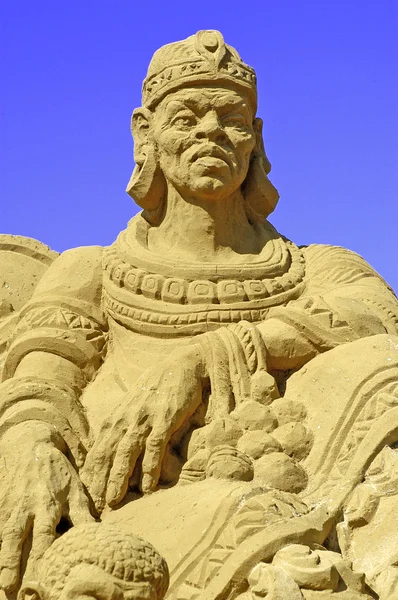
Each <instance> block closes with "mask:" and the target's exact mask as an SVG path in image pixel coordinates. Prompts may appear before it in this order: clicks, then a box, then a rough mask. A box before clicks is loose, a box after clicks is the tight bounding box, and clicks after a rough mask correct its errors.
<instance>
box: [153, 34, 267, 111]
mask: <svg viewBox="0 0 398 600" xmlns="http://www.w3.org/2000/svg"><path fill="white" fill-rule="evenodd" d="M198 83H207V84H214V83H224V85H227V86H228V87H233V88H236V87H238V88H240V89H242V91H244V92H245V93H246V95H247V96H248V98H249V99H250V101H251V103H252V105H253V107H254V109H255V110H256V108H257V87H256V74H255V72H254V69H252V68H251V67H249V66H248V65H246V64H245V63H244V62H243V61H242V59H241V57H240V56H239V54H238V53H237V52H236V50H235V49H234V48H232V46H228V45H227V44H226V43H225V42H224V38H223V36H222V35H221V33H220V32H219V31H213V30H205V31H198V33H196V34H195V35H191V36H190V37H188V38H187V39H186V40H182V41H180V42H174V43H172V44H167V45H166V46H162V48H160V49H159V50H157V51H156V52H155V54H154V55H153V58H152V60H151V62H150V64H149V68H148V73H147V77H146V79H145V80H144V83H143V88H142V103H143V105H144V106H146V107H148V108H153V107H154V106H156V104H158V103H159V102H160V101H161V100H162V99H163V98H164V97H165V96H166V95H167V94H168V93H170V92H171V91H174V90H177V89H179V88H181V87H187V86H189V85H197V84H198Z"/></svg>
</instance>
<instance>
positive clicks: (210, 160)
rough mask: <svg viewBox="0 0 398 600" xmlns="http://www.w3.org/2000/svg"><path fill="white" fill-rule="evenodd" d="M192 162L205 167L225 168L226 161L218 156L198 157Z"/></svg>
mask: <svg viewBox="0 0 398 600" xmlns="http://www.w3.org/2000/svg"><path fill="white" fill-rule="evenodd" d="M194 162H198V163H200V164H201V165H204V166H206V167H225V166H226V164H227V163H226V161H225V160H224V159H223V158H218V156H208V155H206V156H199V157H198V158H197V159H196V160H195V161H194Z"/></svg>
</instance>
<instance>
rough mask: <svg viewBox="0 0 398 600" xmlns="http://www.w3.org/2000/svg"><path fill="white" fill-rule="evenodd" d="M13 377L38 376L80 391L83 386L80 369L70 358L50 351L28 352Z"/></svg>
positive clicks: (83, 380) (82, 376)
mask: <svg viewBox="0 0 398 600" xmlns="http://www.w3.org/2000/svg"><path fill="white" fill-rule="evenodd" d="M14 377H15V378H22V377H39V378H43V379H48V380H53V381H56V382H58V383H59V384H62V385H66V386H69V387H70V388H72V389H73V390H74V391H75V392H76V393H78V394H79V393H80V392H81V390H82V389H83V387H84V386H85V378H84V375H83V373H82V370H81V369H80V368H79V367H78V366H76V365H75V364H74V363H73V362H71V361H70V360H67V359H66V358H63V357H62V356H57V355H56V354H51V353H50V352H40V351H36V352H30V353H29V354H27V355H26V356H25V357H24V358H23V359H22V360H21V362H20V363H19V364H18V366H17V368H16V370H15V373H14Z"/></svg>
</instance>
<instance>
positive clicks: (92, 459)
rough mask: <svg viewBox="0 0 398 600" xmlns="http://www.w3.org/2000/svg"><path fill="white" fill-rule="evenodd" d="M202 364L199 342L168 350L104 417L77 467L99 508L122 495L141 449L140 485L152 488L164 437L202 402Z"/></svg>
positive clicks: (160, 458)
mask: <svg viewBox="0 0 398 600" xmlns="http://www.w3.org/2000/svg"><path fill="white" fill-rule="evenodd" d="M204 370H205V367H204V358H203V356H202V351H201V349H200V347H199V346H192V347H189V348H185V349H183V350H180V351H178V352H173V353H172V355H171V356H170V357H169V358H168V359H166V360H165V361H164V362H162V363H161V364H160V365H156V366H155V367H152V368H151V369H149V370H147V371H146V372H145V373H144V374H143V375H142V376H141V377H140V379H139V380H138V381H137V383H136V385H135V387H134V389H133V390H132V392H131V394H129V396H128V398H127V399H126V401H125V402H124V403H123V404H122V405H121V406H120V407H119V409H118V410H117V411H116V413H115V414H114V415H112V416H111V417H109V418H108V419H106V420H105V422H104V423H103V425H102V427H101V430H100V432H99V435H98V438H97V440H96V442H95V444H94V446H93V448H92V449H91V450H90V452H89V453H88V455H87V459H86V463H85V465H84V469H83V471H82V473H81V477H82V481H83V482H84V483H85V485H86V486H87V489H88V490H89V492H90V495H91V497H92V499H93V501H94V503H95V505H96V507H97V509H98V510H102V509H103V507H104V504H105V502H106V503H107V504H108V505H109V506H113V505H115V504H118V503H119V502H120V501H121V500H122V499H123V497H124V496H125V494H126V492H127V488H128V482H129V478H130V477H131V475H132V473H133V471H134V467H135V465H136V462H137V460H138V458H139V457H140V456H141V455H142V454H143V460H142V482H141V488H142V491H143V492H144V493H147V492H151V491H153V490H155V488H156V485H157V483H158V480H159V476H160V471H161V466H162V461H163V458H164V454H165V451H166V446H167V443H168V442H169V440H170V438H171V436H172V435H173V434H174V433H175V432H176V431H177V430H178V429H179V428H180V427H181V426H182V425H183V424H184V423H185V422H186V421H187V420H188V419H189V418H190V417H191V416H192V415H193V413H194V412H195V411H196V409H197V408H198V407H199V405H200V403H201V402H202V380H203V378H204V376H205V374H204Z"/></svg>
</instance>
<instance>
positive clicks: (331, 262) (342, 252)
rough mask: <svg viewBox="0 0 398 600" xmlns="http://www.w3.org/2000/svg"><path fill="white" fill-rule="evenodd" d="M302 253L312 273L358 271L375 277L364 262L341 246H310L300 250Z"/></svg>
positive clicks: (354, 253)
mask: <svg viewBox="0 0 398 600" xmlns="http://www.w3.org/2000/svg"><path fill="white" fill-rule="evenodd" d="M301 251H302V252H303V253H304V256H305V260H306V264H307V266H308V268H309V269H310V270H312V271H316V272H322V271H323V270H324V271H326V272H329V271H330V270H331V269H336V268H338V269H341V270H344V271H346V270H347V269H350V270H352V269H358V270H360V271H362V272H365V271H366V272H368V273H369V274H371V275H377V273H376V271H375V270H374V269H373V268H372V267H371V266H370V265H369V263H367V262H366V260H365V259H364V258H363V257H362V256H360V255H359V254H357V253H356V252H353V251H352V250H348V249H347V248H343V247H342V246H329V245H326V244H311V245H310V246H304V247H302V248H301Z"/></svg>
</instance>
